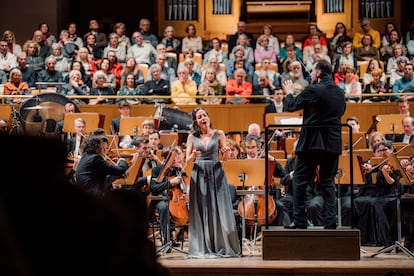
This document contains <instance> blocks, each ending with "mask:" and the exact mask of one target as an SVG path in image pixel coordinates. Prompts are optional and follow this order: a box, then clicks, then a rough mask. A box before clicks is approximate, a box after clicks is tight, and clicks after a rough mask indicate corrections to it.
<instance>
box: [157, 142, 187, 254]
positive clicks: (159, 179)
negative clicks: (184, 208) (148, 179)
mask: <svg viewBox="0 0 414 276" xmlns="http://www.w3.org/2000/svg"><path fill="white" fill-rule="evenodd" d="M176 155H177V153H176V152H175V151H172V150H171V151H170V152H169V153H168V156H167V157H166V158H165V161H164V166H163V167H162V169H161V171H160V173H159V174H158V176H157V178H154V179H153V180H154V181H155V182H162V181H163V179H164V177H165V174H166V172H167V170H169V168H170V167H171V165H172V163H173V162H174V158H175V156H176ZM169 183H170V182H169V181H168V187H167V191H169V190H170V184H169ZM161 200H165V201H167V206H168V210H169V209H170V199H169V198H164V196H163V198H162V199H161ZM167 235H168V236H170V219H169V220H168V222H167ZM166 238H167V237H164V240H165V239H166ZM173 244H174V241H173V240H172V239H170V241H169V242H167V243H166V244H164V245H162V246H161V247H160V248H158V249H157V251H156V254H157V256H160V255H162V254H164V253H166V252H168V251H172V250H176V251H178V252H180V253H183V254H186V255H187V252H185V251H184V250H182V249H179V248H176V247H174V246H173Z"/></svg>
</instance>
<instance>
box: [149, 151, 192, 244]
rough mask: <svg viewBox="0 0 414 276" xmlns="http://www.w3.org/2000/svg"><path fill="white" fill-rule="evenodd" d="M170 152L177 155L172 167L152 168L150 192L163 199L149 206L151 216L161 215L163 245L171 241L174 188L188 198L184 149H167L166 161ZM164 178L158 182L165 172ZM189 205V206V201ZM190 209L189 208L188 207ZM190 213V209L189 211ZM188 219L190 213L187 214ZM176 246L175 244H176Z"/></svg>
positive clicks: (165, 152)
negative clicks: (171, 199)
mask: <svg viewBox="0 0 414 276" xmlns="http://www.w3.org/2000/svg"><path fill="white" fill-rule="evenodd" d="M170 151H173V152H174V153H175V155H174V159H173V160H172V163H171V166H169V167H168V168H164V166H165V164H160V165H157V166H156V167H154V168H152V171H151V184H150V190H151V194H152V196H158V195H161V196H162V198H161V199H156V200H154V199H152V200H151V203H150V205H149V214H150V215H151V214H153V213H154V212H157V213H158V214H159V221H160V228H161V233H162V237H163V239H162V241H163V244H166V243H168V242H169V241H170V240H171V233H170V229H171V228H170V223H169V220H170V206H169V205H170V195H169V194H170V191H171V189H172V188H174V187H179V188H180V189H182V191H183V196H184V197H187V198H188V191H187V184H185V183H183V181H184V180H183V177H187V176H186V175H185V172H183V170H184V167H185V164H184V163H185V157H184V153H183V151H182V149H181V148H180V147H173V148H171V149H169V148H168V147H166V148H165V149H164V150H163V154H162V156H163V158H164V160H165V159H166V158H167V157H168V155H169V153H170ZM163 169H164V171H165V172H164V174H163V177H161V181H160V182H158V181H157V179H158V178H159V177H160V174H161V173H162V172H163ZM186 201H187V204H188V200H186ZM187 207H188V206H187ZM187 212H188V209H187ZM187 218H188V213H187ZM174 245H175V244H174Z"/></svg>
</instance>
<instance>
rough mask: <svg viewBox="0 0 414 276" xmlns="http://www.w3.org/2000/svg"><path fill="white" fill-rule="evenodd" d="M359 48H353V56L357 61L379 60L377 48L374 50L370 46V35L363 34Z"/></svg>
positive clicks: (371, 45)
mask: <svg viewBox="0 0 414 276" xmlns="http://www.w3.org/2000/svg"><path fill="white" fill-rule="evenodd" d="M361 44H362V46H361V47H358V48H355V55H356V58H357V60H359V61H370V60H371V59H373V58H374V59H378V60H379V59H380V53H379V50H378V48H375V47H374V46H373V44H372V36H371V35H370V34H364V35H363V36H362V40H361Z"/></svg>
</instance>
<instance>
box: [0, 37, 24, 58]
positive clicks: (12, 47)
mask: <svg viewBox="0 0 414 276" xmlns="http://www.w3.org/2000/svg"><path fill="white" fill-rule="evenodd" d="M1 40H5V41H7V46H8V47H9V52H10V53H12V54H13V55H15V56H16V57H18V56H19V55H20V54H21V53H22V46H20V44H17V43H16V37H15V35H14V33H13V31H11V30H5V31H4V32H3V37H2V38H1Z"/></svg>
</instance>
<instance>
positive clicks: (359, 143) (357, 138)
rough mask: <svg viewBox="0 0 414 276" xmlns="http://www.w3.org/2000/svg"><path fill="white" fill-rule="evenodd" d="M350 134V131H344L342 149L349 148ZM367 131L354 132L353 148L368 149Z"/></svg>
mask: <svg viewBox="0 0 414 276" xmlns="http://www.w3.org/2000/svg"><path fill="white" fill-rule="evenodd" d="M349 135H350V132H347V131H342V149H344V150H349V148H350V147H349V144H348V143H349ZM366 143H367V142H366V133H365V132H352V149H353V150H356V149H366V148H367V144H366Z"/></svg>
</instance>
